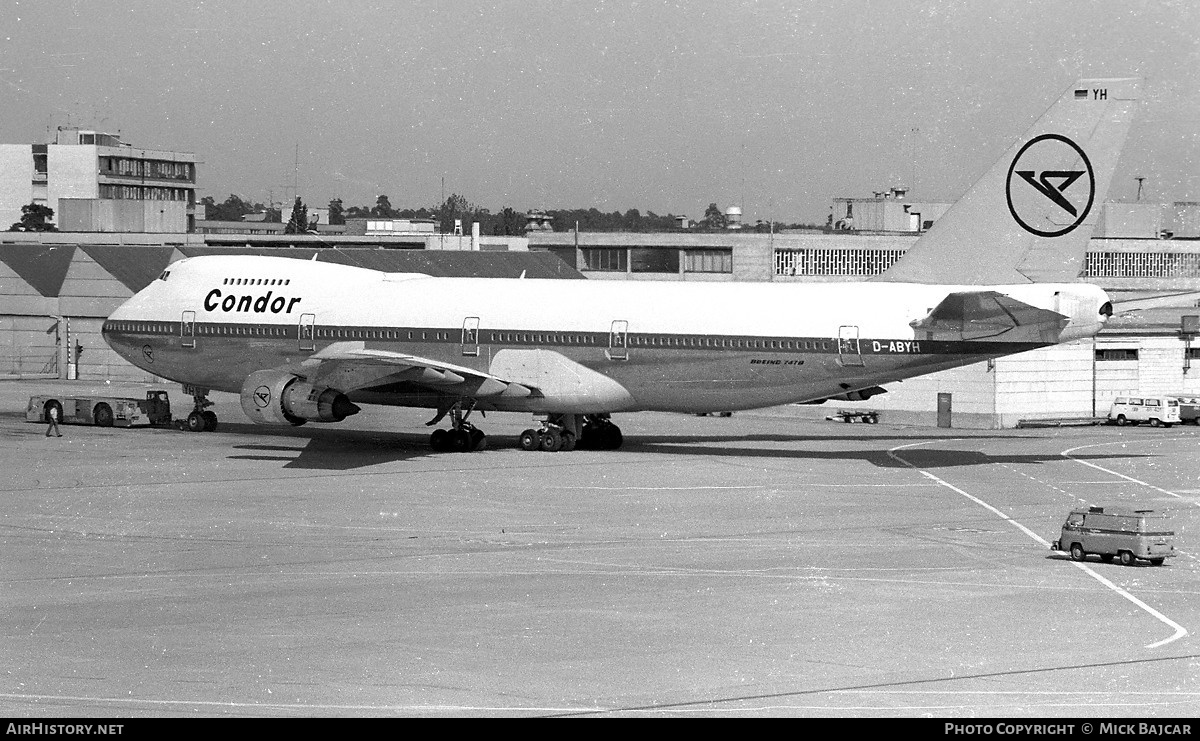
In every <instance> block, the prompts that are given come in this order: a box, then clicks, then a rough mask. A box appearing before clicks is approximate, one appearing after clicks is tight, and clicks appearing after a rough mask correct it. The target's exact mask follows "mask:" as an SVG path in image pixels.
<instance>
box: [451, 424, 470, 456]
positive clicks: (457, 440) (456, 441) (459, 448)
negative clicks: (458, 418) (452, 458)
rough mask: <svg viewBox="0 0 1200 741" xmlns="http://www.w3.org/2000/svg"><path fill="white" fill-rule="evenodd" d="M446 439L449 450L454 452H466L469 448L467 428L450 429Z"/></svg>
mask: <svg viewBox="0 0 1200 741" xmlns="http://www.w3.org/2000/svg"><path fill="white" fill-rule="evenodd" d="M447 440H448V441H449V443H450V450H452V451H454V452H455V453H466V452H467V451H469V450H470V449H471V433H470V432H469V431H467V430H462V429H459V430H450V434H449V436H448V437H447Z"/></svg>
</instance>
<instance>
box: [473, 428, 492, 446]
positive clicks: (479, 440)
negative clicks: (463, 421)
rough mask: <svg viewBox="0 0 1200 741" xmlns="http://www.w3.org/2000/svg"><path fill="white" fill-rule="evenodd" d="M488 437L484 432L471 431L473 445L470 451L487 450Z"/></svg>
mask: <svg viewBox="0 0 1200 741" xmlns="http://www.w3.org/2000/svg"><path fill="white" fill-rule="evenodd" d="M487 444H488V443H487V435H485V434H484V433H483V431H482V430H477V429H473V430H471V445H470V447H469V448H468V450H487Z"/></svg>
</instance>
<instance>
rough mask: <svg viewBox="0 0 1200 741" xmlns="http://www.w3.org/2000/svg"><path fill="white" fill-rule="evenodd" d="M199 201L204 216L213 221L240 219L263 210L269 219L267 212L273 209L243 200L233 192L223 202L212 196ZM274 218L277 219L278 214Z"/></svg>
mask: <svg viewBox="0 0 1200 741" xmlns="http://www.w3.org/2000/svg"><path fill="white" fill-rule="evenodd" d="M200 203H201V204H203V205H204V216H205V218H207V219H212V220H213V221H241V220H242V217H243V216H245V215H246V214H257V213H263V212H264V211H265V212H267V213H268V220H270V216H269V214H270V212H271V211H272V210H273V209H269V208H267V207H266V206H264V205H263V204H261V203H251V202H250V201H247V200H243V199H242V198H241V196H237V195H234V194H233V193H230V194H229V197H228V198H226V199H225V202H224V203H217V202H216V199H214V198H213V197H212V196H204V197H203V198H201V199H200ZM274 220H275V221H278V220H279V218H278V216H276V217H275V219H274Z"/></svg>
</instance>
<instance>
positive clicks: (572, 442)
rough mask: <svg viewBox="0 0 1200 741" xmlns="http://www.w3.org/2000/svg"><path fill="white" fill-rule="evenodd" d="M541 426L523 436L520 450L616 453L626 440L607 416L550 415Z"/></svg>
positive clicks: (544, 417)
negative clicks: (577, 449)
mask: <svg viewBox="0 0 1200 741" xmlns="http://www.w3.org/2000/svg"><path fill="white" fill-rule="evenodd" d="M539 421H540V422H541V426H540V427H539V428H537V429H533V428H531V429H528V430H525V431H524V432H522V433H521V437H520V445H521V450H544V451H546V452H547V453H553V452H556V451H559V450H564V451H567V450H575V449H576V448H579V449H582V450H616V449H617V448H619V447H621V443H622V441H623V440H624V438H623V437H622V435H621V428H620V427H617V426H616V425H615V424H613V423H612V421H611V420H610V419H609V416H608V415H607V414H588V415H583V414H548V415H544V416H543V417H542V418H541V419H539Z"/></svg>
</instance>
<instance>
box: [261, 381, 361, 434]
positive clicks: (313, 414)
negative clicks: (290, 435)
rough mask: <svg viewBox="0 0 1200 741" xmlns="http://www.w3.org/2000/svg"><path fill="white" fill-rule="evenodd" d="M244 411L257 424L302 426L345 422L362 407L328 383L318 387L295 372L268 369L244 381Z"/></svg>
mask: <svg viewBox="0 0 1200 741" xmlns="http://www.w3.org/2000/svg"><path fill="white" fill-rule="evenodd" d="M242 411H244V412H245V413H246V416H247V417H249V418H250V419H251V421H253V422H254V423H255V424H260V425H302V424H304V423H305V422H307V421H309V420H312V421H314V422H341V421H342V420H343V419H345V418H346V417H349V416H350V415H352V414H358V411H359V407H358V405H357V404H355V403H354V402H352V401H350V399H348V398H346V395H345V394H344V393H342V392H341V391H338V390H337V389H334V388H330V387H328V386H314V385H313V384H311V383H309V382H308V381H306V380H304V379H303V378H300V377H299V376H295V375H292V374H291V373H282V372H280V371H274V370H265V371H257V372H255V373H251V374H250V376H249V377H247V378H246V382H245V383H243V384H242Z"/></svg>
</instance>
